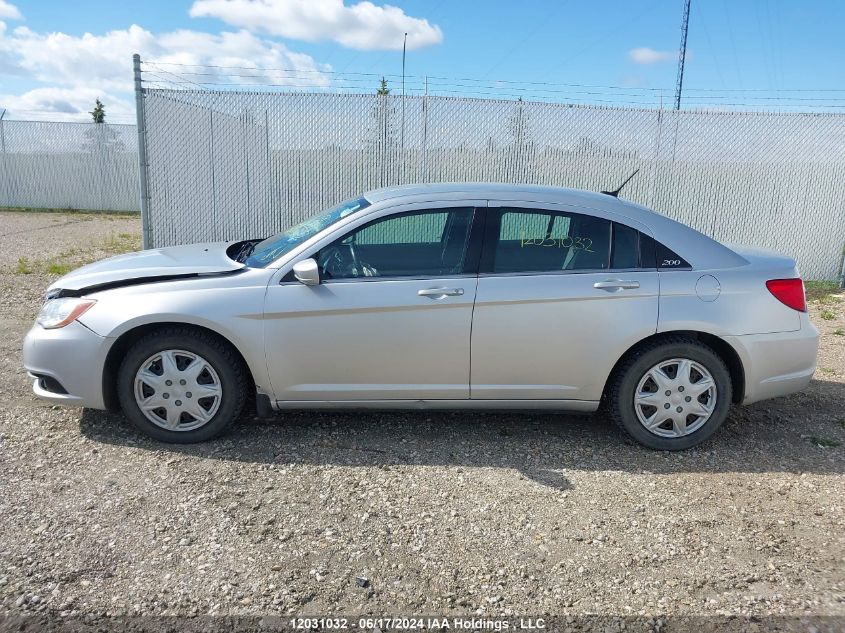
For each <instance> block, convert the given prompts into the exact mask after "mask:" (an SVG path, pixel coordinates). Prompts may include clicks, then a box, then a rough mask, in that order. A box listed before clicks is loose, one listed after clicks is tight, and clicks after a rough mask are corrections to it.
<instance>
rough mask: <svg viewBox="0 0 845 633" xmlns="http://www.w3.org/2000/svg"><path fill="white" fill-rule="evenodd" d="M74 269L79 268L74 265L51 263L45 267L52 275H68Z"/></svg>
mask: <svg viewBox="0 0 845 633" xmlns="http://www.w3.org/2000/svg"><path fill="white" fill-rule="evenodd" d="M74 268H78V267H77V266H74V265H73V264H68V263H67V262H49V263H48V264H47V265H46V266H45V267H44V271H45V272H47V273H49V274H51V275H67V274H68V273H69V272H70V271H72V270H73V269H74Z"/></svg>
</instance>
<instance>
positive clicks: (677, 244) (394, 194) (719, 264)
mask: <svg viewBox="0 0 845 633" xmlns="http://www.w3.org/2000/svg"><path fill="white" fill-rule="evenodd" d="M428 196H433V197H434V198H435V199H436V198H442V197H445V196H449V197H453V198H454V199H462V198H465V199H477V200H491V199H492V200H503V201H504V200H513V201H523V202H526V201H532V202H548V203H556V204H570V205H573V206H580V207H583V208H585V209H595V210H604V211H608V212H611V213H614V214H617V215H618V216H623V217H626V218H629V219H631V220H634V221H635V222H639V223H641V224H644V225H645V226H647V227H648V228H649V229H650V230H651V231H652V233H653V234H654V236H655V237H656V238H657V239H658V240H659V241H660V242H662V243H663V244H665V245H666V246H668V247H669V248H671V249H672V250H674V251H675V252H679V253H683V254H684V256H685V258H686V259H687V261H690V263H692V264H693V266H694V267H695V268H711V267H713V268H723V267H729V266H741V265H744V264H747V263H748V262H747V261H746V260H745V259H744V258H742V257H741V256H740V255H738V254H737V253H735V252H734V251H733V250H731V249H730V248H728V247H726V246H725V245H723V244H720V243H719V242H717V241H715V240H713V239H712V238H710V237H707V236H706V235H704V234H702V233H699V232H698V231H696V230H695V229H693V228H692V227H689V226H687V225H686V224H682V223H680V222H677V221H675V220H673V219H671V218H669V217H668V216H665V215H663V214H662V213H658V212H657V211H654V210H652V209H649V208H647V207H644V206H642V205H639V204H636V203H633V202H629V201H627V200H620V199H619V198H616V197H615V196H611V195H608V194H603V193H596V192H593V191H584V190H581V189H569V188H566V187H550V186H546V185H522V184H509V183H487V182H448V183H436V184H414V185H397V186H393V187H385V188H383V189H376V190H373V191H369V192H367V193H365V194H364V197H365V198H366V199H367V200H369V201H370V202H372V203H373V204H378V203H384V202H388V203H389V202H400V201H401V200H402V199H403V198H408V199H409V201H411V199H413V200H414V201H419V200H420V198H423V197H428Z"/></svg>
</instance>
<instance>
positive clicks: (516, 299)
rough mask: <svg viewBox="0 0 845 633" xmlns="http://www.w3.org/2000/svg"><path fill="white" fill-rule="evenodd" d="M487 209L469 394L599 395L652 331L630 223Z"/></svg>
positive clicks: (557, 209)
mask: <svg viewBox="0 0 845 633" xmlns="http://www.w3.org/2000/svg"><path fill="white" fill-rule="evenodd" d="M506 204H507V205H509V206H505V205H506ZM490 205H491V206H490V208H489V209H488V210H487V226H486V231H485V237H484V251H483V254H482V259H481V267H480V275H479V281H478V290H477V293H476V303H475V313H474V317H473V329H472V344H471V347H472V379H471V397H472V398H473V399H479V400H488V399H504V400H513V399H517V400H518V399H531V400H535V399H536V400H549V399H551V400H556V399H567V400H582V401H597V400H599V399H600V397H601V394H602V390H603V388H604V384H605V381H606V379H607V377H608V375H609V373H610V371H611V369H612V368H613V365H614V364H615V363H616V361H617V360H618V359H619V358H620V356H621V355H622V354H623V353H624V352H625V351H626V350H627V349H628V348H629V347H630V346H631V345H633V344H634V343H636V342H637V341H639V340H641V339H642V338H645V337H646V336H648V335H650V334H653V333H654V332H655V331H656V328H657V307H658V294H659V283H658V274H657V271H656V270H655V269H654V268H653V262H651V263H650V266H651V267H649V263H646V266H643V261H642V258H641V254H640V247H639V236H640V232H639V231H638V230H637V228H638V227H632V226H630V224H625V223H622V222H619V221H614V220H613V218H611V217H610V216H608V215H606V214H599V215H596V214H595V212H592V211H587V210H584V209H580V208H573V207H567V206H563V205H551V204H548V205H543V204H530V203H525V204H519V205H515V204H514V203H501V204H499V203H495V202H492V201H491V202H490ZM643 228H644V227H643Z"/></svg>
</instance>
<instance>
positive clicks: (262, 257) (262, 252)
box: [246, 198, 370, 268]
mask: <svg viewBox="0 0 845 633" xmlns="http://www.w3.org/2000/svg"><path fill="white" fill-rule="evenodd" d="M368 206H370V203H369V201H367V199H366V198H355V199H354V200H347V201H346V202H343V203H341V204H339V205H338V206H336V207H334V208H333V209H329V210H328V211H324V212H323V213H321V214H319V215H316V216H314V217H313V218H309V219H307V220H305V222H302V223H301V224H297V225H296V226H293V227H291V228H289V229H288V230H287V231H282V232H281V233H278V234H276V235H274V236H272V237H268V238H267V239H266V240H264V241H262V242H259V243H258V244H256V245H255V248H253V249H252V252H251V253H250V256H249V257H248V258H247V260H246V265H247V266H252V267H253V268H264V267H265V266H266V265H267V264H269V263H270V262H273V261H275V260H277V259H279V257H281V256H282V255H284V254H285V253H287V252H289V251H291V250H293V249H294V248H296V247H297V246H299V245H300V244H302V243H303V242H304V241H306V240H307V239H309V238H312V237H314V236H315V235H317V233H319V232H320V231H322V230H323V229H326V228H328V227H330V226H331V225H332V224H334V223H335V222H337V221H338V220H340V219H342V218H345V217H346V216H348V215H350V214H352V213H355V212H356V211H360V210H361V209H365V208H367V207H368Z"/></svg>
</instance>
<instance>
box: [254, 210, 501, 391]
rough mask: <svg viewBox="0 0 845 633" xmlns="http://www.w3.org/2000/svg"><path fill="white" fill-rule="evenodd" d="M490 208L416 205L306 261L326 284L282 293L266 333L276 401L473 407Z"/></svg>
mask: <svg viewBox="0 0 845 633" xmlns="http://www.w3.org/2000/svg"><path fill="white" fill-rule="evenodd" d="M483 204H484V202H483V201H460V202H455V203H438V204H426V205H422V206H420V205H417V206H410V207H409V206H407V205H406V206H403V207H401V208H399V209H395V210H392V211H390V212H389V213H387V214H386V215H382V216H381V217H377V218H375V219H370V220H366V221H363V222H359V223H358V225H357V226H355V227H354V228H352V229H350V230H348V231H346V232H345V233H344V234H343V235H342V236H340V237H338V238H336V239H333V240H331V241H329V242H328V243H322V244H320V245H318V246H317V247H316V248H315V250H314V251H312V252H310V253H308V254H306V255H305V256H304V257H303V258H307V257H313V258H314V259H315V260H316V261H317V263H318V268H319V271H320V275H321V283H320V284H319V285H315V286H306V285H304V284H302V283H300V282H298V281H295V280H294V278H293V277H292V275H290V274H289V275H287V276H285V277H284V278H283V280H282V281H281V283H279V284H271V287H269V288H268V292H267V298H266V304H265V315H264V327H265V346H266V353H267V364H268V369H269V374H270V379H271V384H272V387H273V390H274V393H275V395H276V399H277V400H280V401H367V400H427V399H431V400H441V399H456V400H460V399H464V400H465V399H467V398H469V361H470V349H469V345H470V328H471V323H472V308H473V301H474V300H475V290H476V284H477V266H478V257H479V254H480V237H481V235H480V234H479V235H478V236H477V237H476V236H474V235H473V226H474V219H475V216H476V211H475V209H476V207H477V206H483ZM479 229H480V226H477V225H476V231H477V230H479ZM473 244H477V246H475V247H473V246H472V245H473ZM303 258H299V259H303Z"/></svg>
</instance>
